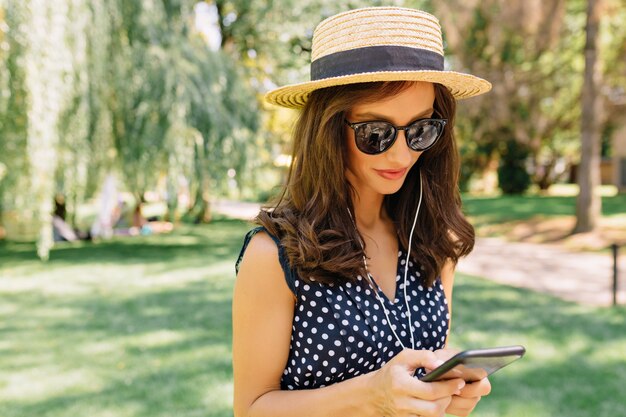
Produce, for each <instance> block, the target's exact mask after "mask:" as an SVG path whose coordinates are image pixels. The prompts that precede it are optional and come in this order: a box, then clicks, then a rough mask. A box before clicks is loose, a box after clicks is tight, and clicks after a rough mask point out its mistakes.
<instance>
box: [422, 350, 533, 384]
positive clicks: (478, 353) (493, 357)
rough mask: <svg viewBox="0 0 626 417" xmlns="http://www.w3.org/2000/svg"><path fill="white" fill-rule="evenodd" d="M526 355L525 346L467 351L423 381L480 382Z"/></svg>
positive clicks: (454, 357)
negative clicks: (460, 380) (454, 379)
mask: <svg viewBox="0 0 626 417" xmlns="http://www.w3.org/2000/svg"><path fill="white" fill-rule="evenodd" d="M524 353H526V349H525V348H524V347H523V346H504V347H495V348H487V349H472V350H466V351H463V352H461V353H458V354H456V355H455V356H453V357H452V358H450V359H448V360H447V361H446V362H444V363H443V364H441V365H439V366H438V367H437V368H436V369H433V370H432V371H430V372H429V373H427V374H426V375H424V376H423V377H422V378H421V381H424V382H432V381H441V380H444V379H453V378H462V379H464V380H465V381H466V382H474V381H479V380H481V379H483V378H485V377H486V376H488V375H491V374H492V373H494V372H495V371H497V370H498V369H501V368H504V367H505V366H507V365H508V364H510V363H512V362H514V361H516V360H518V359H519V358H521V357H522V356H524Z"/></svg>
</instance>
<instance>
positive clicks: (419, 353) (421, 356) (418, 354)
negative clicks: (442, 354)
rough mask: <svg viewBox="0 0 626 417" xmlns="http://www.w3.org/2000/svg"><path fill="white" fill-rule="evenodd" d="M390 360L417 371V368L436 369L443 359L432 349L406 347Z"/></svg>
mask: <svg viewBox="0 0 626 417" xmlns="http://www.w3.org/2000/svg"><path fill="white" fill-rule="evenodd" d="M390 362H393V363H395V364H396V365H402V366H403V367H405V368H406V369H407V370H408V371H410V372H415V370H416V369H417V368H428V369H435V368H436V367H438V366H439V365H441V364H442V363H443V361H442V360H441V359H439V358H437V356H436V355H435V354H434V353H433V352H431V351H430V350H413V349H404V350H402V352H400V353H398V354H397V355H396V356H395V357H394V358H393V359H391V361H390Z"/></svg>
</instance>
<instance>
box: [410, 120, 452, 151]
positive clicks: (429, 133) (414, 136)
mask: <svg viewBox="0 0 626 417" xmlns="http://www.w3.org/2000/svg"><path fill="white" fill-rule="evenodd" d="M444 125H445V124H444V123H443V122H441V121H439V120H420V121H418V122H417V123H414V124H412V125H411V126H409V127H408V128H407V129H406V136H407V139H408V144H409V147H410V148H411V149H413V150H414V151H421V150H424V149H428V148H430V147H431V146H432V145H433V144H434V143H435V141H436V140H437V139H439V136H441V133H442V132H443V127H444Z"/></svg>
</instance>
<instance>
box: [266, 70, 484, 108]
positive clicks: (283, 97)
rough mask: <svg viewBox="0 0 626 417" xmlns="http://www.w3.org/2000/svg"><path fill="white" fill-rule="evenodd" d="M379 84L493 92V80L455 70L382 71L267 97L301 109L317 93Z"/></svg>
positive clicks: (459, 93) (463, 94)
mask: <svg viewBox="0 0 626 417" xmlns="http://www.w3.org/2000/svg"><path fill="white" fill-rule="evenodd" d="M377 81H426V82H432V83H438V84H442V85H443V86H445V87H447V88H448V90H449V91H450V92H451V93H452V96H454V97H455V98H456V99H459V100H460V99H464V98H469V97H474V96H477V95H480V94H484V93H486V92H488V91H489V90H491V83H490V82H489V81H487V80H484V79H482V78H479V77H476V76H474V75H470V74H463V73H460V72H455V71H381V72H366V73H360V74H350V75H344V76H341V77H332V78H324V79H322V80H316V81H309V82H305V83H299V84H291V85H286V86H284V87H280V88H277V89H275V90H272V91H270V92H268V93H267V94H266V95H265V100H266V101H268V102H269V103H272V104H276V105H279V106H282V107H288V108H292V109H299V108H302V107H304V105H305V104H306V101H307V99H308V97H309V94H310V93H311V92H312V91H314V90H318V89H320V88H327V87H333V86H338V85H346V84H357V83H364V82H377Z"/></svg>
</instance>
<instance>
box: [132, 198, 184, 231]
mask: <svg viewBox="0 0 626 417" xmlns="http://www.w3.org/2000/svg"><path fill="white" fill-rule="evenodd" d="M142 206H143V204H142V203H139V204H137V205H136V206H135V210H134V211H133V227H132V228H131V229H135V230H136V231H137V234H142V235H151V234H159V233H168V232H171V231H172V229H174V225H173V224H172V223H170V222H164V221H160V220H158V219H157V218H156V217H150V218H148V219H146V218H145V217H144V216H143V214H142V212H141V208H142Z"/></svg>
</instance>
